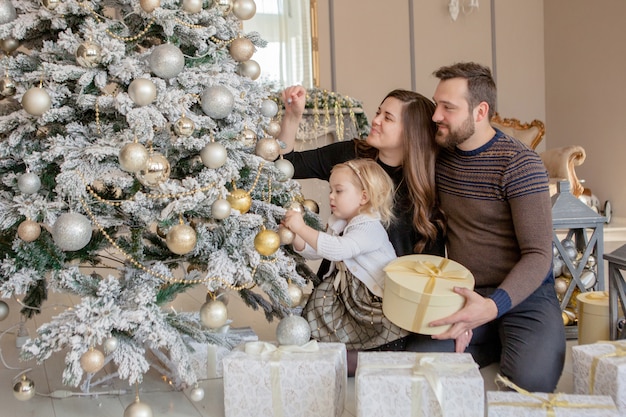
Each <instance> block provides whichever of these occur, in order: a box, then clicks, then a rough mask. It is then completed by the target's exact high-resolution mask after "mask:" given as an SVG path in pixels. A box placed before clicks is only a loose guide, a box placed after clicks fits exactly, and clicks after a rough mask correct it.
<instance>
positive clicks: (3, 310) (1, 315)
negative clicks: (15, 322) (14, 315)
mask: <svg viewBox="0 0 626 417" xmlns="http://www.w3.org/2000/svg"><path fill="white" fill-rule="evenodd" d="M7 317H9V305H8V304H7V303H5V302H4V301H2V300H0V321H2V320H4V319H6V318H7Z"/></svg>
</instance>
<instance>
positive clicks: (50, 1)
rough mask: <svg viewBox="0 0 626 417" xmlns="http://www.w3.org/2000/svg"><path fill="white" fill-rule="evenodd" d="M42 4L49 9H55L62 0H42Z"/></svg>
mask: <svg viewBox="0 0 626 417" xmlns="http://www.w3.org/2000/svg"><path fill="white" fill-rule="evenodd" d="M41 4H43V6H44V7H45V8H46V9H48V10H54V9H56V8H57V6H58V5H59V4H61V0H41Z"/></svg>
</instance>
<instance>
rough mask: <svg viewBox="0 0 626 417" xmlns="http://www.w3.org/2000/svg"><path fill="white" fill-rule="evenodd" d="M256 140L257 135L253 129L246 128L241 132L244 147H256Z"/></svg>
mask: <svg viewBox="0 0 626 417" xmlns="http://www.w3.org/2000/svg"><path fill="white" fill-rule="evenodd" d="M256 138H257V136H256V133H254V131H253V130H251V129H247V128H246V129H244V130H243V131H242V132H241V141H242V142H243V144H244V146H247V147H251V146H254V145H255V144H256Z"/></svg>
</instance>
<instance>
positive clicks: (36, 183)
mask: <svg viewBox="0 0 626 417" xmlns="http://www.w3.org/2000/svg"><path fill="white" fill-rule="evenodd" d="M17 188H19V190H20V191H21V192H22V193H24V194H34V193H36V192H37V191H39V189H40V188H41V180H40V179H39V176H37V174H34V173H32V172H26V173H24V174H22V175H20V176H19V178H18V179H17Z"/></svg>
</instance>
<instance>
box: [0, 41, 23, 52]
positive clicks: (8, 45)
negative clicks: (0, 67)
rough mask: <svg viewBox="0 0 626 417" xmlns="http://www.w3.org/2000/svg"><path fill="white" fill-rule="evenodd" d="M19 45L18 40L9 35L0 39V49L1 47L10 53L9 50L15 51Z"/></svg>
mask: <svg viewBox="0 0 626 417" xmlns="http://www.w3.org/2000/svg"><path fill="white" fill-rule="evenodd" d="M19 47H20V42H19V41H18V40H17V39H15V38H11V37H9V38H4V39H2V40H0V49H2V50H3V51H4V52H6V53H7V54H10V53H11V52H13V51H15V50H16V49H17V48H19Z"/></svg>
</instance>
